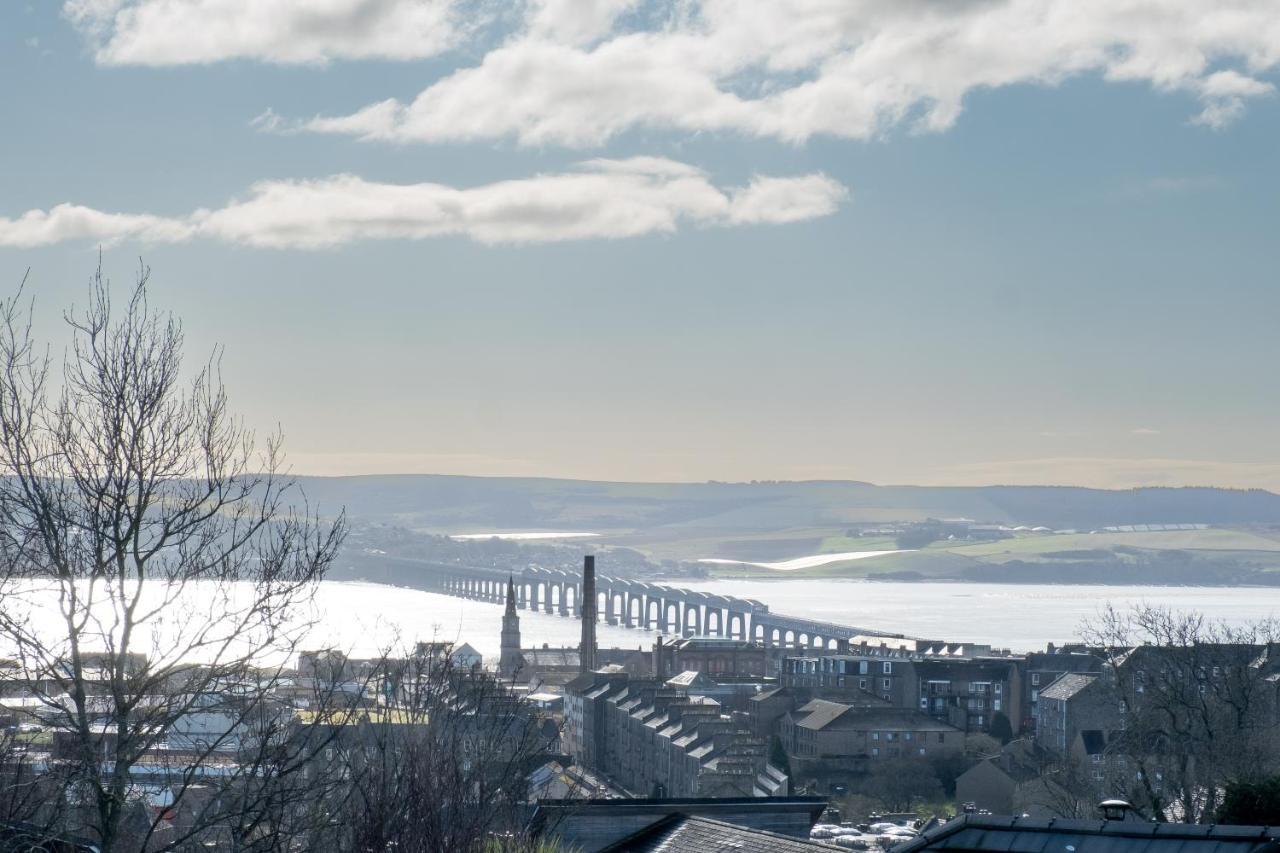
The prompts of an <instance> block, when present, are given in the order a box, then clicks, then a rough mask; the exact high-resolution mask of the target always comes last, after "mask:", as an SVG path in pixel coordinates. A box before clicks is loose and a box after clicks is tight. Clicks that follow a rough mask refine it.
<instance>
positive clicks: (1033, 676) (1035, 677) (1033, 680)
mask: <svg viewBox="0 0 1280 853" xmlns="http://www.w3.org/2000/svg"><path fill="white" fill-rule="evenodd" d="M1031 683H1032V684H1035V685H1039V684H1040V673H1038V672H1033V673H1031ZM1031 692H1032V693H1035V691H1034V690H1032V691H1031Z"/></svg>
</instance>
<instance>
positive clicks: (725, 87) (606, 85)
mask: <svg viewBox="0 0 1280 853" xmlns="http://www.w3.org/2000/svg"><path fill="white" fill-rule="evenodd" d="M637 5H638V4H636V3H632V2H628V0H608V2H600V3H596V4H592V3H586V2H576V0H541V2H533V3H530V4H528V11H527V13H526V16H525V19H524V21H523V23H522V24H521V25H520V26H519V27H518V28H517V29H516V31H515V32H514V33H512V34H511V35H510V37H509V38H508V39H507V40H506V41H505V42H503V43H501V44H499V45H498V46H497V47H495V48H494V49H492V50H490V51H488V52H487V53H486V54H485V55H484V56H483V58H482V59H481V60H480V62H479V64H478V65H475V66H473V67H468V68H462V69H459V70H457V71H455V72H453V73H452V74H449V75H448V76H446V77H444V78H442V79H440V80H438V81H436V82H435V83H433V84H432V85H430V86H428V87H427V88H426V89H425V90H423V91H422V92H421V93H420V94H419V95H418V96H417V97H416V98H415V99H414V100H412V101H410V102H401V101H397V100H387V101H382V102H380V103H376V104H373V105H370V106H368V107H365V108H364V109H361V110H358V111H357V112H355V113H352V114H350V115H345V116H336V117H317V118H315V119H313V120H310V121H305V122H302V123H301V124H299V125H298V126H300V127H304V128H306V129H309V130H312V131H317V132H325V133H341V134H351V135H355V136H359V137H363V138H370V139H389V140H400V141H405V140H411V141H457V140H474V139H493V138H505V137H512V138H515V139H517V140H518V141H519V142H521V143H522V144H526V145H545V144H560V145H568V146H577V147H587V146H594V145H599V144H601V143H603V142H605V141H606V140H608V139H609V138H611V137H613V136H616V135H618V134H620V133H622V132H624V131H627V130H630V129H636V128H639V129H645V128H660V129H671V130H677V131H685V132H700V131H719V132H736V133H742V134H747V135H751V136H761V137H771V138H777V139H782V140H786V141H792V142H799V141H803V140H806V139H808V138H810V137H812V136H815V135H830V136H837V137H846V138H854V139H866V138H872V137H875V136H877V135H880V134H882V133H884V132H885V131H887V130H889V129H891V128H893V127H895V126H898V125H902V124H906V125H908V126H910V127H912V128H914V129H917V130H923V131H939V130H944V129H946V128H948V127H950V126H951V125H952V124H953V123H954V122H955V121H956V119H957V117H958V116H959V114H960V112H961V108H962V105H963V103H964V99H965V97H966V96H967V95H969V94H970V93H971V92H974V91H975V90H979V89H986V88H997V87H1002V86H1009V85H1014V84H1030V85H1042V86H1051V85H1054V84H1057V83H1059V82H1060V81H1062V80H1064V79H1066V78H1068V77H1071V76H1074V75H1080V74H1096V75H1099V76H1101V77H1103V78H1104V79H1106V80H1109V81H1113V82H1139V83H1144V84H1146V85H1149V86H1152V87H1154V88H1155V89H1157V90H1159V91H1162V92H1182V93H1186V94H1189V95H1191V96H1192V97H1194V98H1196V99H1197V100H1198V101H1199V102H1200V106H1199V108H1198V110H1199V111H1198V113H1197V114H1196V116H1195V117H1194V119H1193V121H1196V122H1198V123H1201V124H1205V125H1208V126H1210V127H1215V128H1217V127H1222V126H1224V125H1225V124H1227V123H1229V122H1230V121H1232V120H1233V119H1234V118H1236V117H1237V116H1238V115H1239V114H1240V113H1241V112H1242V111H1243V109H1244V107H1245V103H1246V102H1247V101H1248V100H1249V99H1251V98H1257V97H1259V96H1263V95H1268V94H1270V93H1271V92H1272V91H1273V89H1274V87H1273V85H1272V84H1271V83H1270V82H1267V81H1266V80H1264V79H1261V77H1262V76H1263V75H1266V74H1269V73H1273V72H1274V71H1275V70H1276V68H1277V66H1278V65H1280V15H1277V14H1276V6H1275V2H1274V0H842V2H832V0H667V2H652V1H651V2H650V3H647V4H644V5H643V6H642V7H641V8H639V9H637V8H636V7H637ZM642 12H643V14H641V13H642Z"/></svg>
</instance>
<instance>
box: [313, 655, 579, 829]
mask: <svg viewBox="0 0 1280 853" xmlns="http://www.w3.org/2000/svg"><path fill="white" fill-rule="evenodd" d="M449 650H450V647H449V646H448V645H447V644H422V645H420V646H418V648H417V649H416V650H415V651H414V652H413V653H411V654H409V655H407V656H404V657H392V656H389V655H388V656H384V657H383V658H382V659H381V660H380V661H378V662H377V663H376V665H375V666H374V668H373V671H372V673H371V681H372V683H373V684H376V685H377V688H376V690H375V691H374V692H375V693H376V694H377V695H378V696H379V701H378V703H377V704H376V705H374V706H373V707H362V708H352V709H350V710H349V711H348V712H346V713H345V714H335V715H330V716H329V717H328V718H327V719H325V720H323V721H320V722H318V723H309V724H307V725H305V726H302V727H300V729H299V738H301V739H312V738H321V739H325V740H326V741H327V742H328V743H329V744H330V746H329V748H328V750H327V751H328V752H329V753H330V754H329V755H328V756H327V757H328V760H327V761H325V762H323V763H320V764H318V766H319V767H320V772H321V773H324V774H327V775H328V777H329V780H330V787H329V788H328V794H327V797H326V798H325V799H324V800H323V801H317V808H318V809H319V810H321V811H322V812H323V814H322V815H316V817H317V818H322V819H320V820H315V821H314V825H315V827H316V828H317V831H316V832H315V833H314V834H313V835H312V836H311V837H310V839H309V841H308V847H309V849H313V850H317V851H330V850H332V851H361V853H364V851H369V852H370V853H372V851H383V850H397V851H404V853H418V851H421V853H428V851H435V850H456V851H459V853H468V851H472V852H473V853H479V851H481V850H485V849H491V848H492V849H503V850H518V849H525V848H524V847H522V846H521V845H523V844H524V843H525V839H523V834H524V825H525V821H526V820H527V818H528V812H529V808H528V807H529V798H530V793H531V792H530V787H529V783H528V775H529V773H530V772H531V771H532V770H533V769H534V768H535V767H536V766H538V765H540V764H542V763H543V762H545V761H546V760H547V758H548V757H549V755H550V748H551V747H552V746H554V744H555V742H556V741H557V740H558V738H559V730H558V728H557V727H556V726H555V724H554V723H553V722H552V721H550V720H549V719H546V718H544V717H543V716H542V715H540V714H539V713H537V711H536V710H535V709H534V708H532V707H531V706H530V704H529V703H528V701H527V700H525V699H523V698H521V697H519V696H518V695H517V694H515V693H514V692H513V691H512V690H511V686H512V685H511V684H510V683H508V682H505V681H503V680H501V679H499V678H497V677H495V676H493V675H492V674H490V673H486V672H483V671H480V670H476V669H463V668H460V667H458V666H456V665H455V664H454V662H453V660H452V658H451V657H450V654H449ZM335 730H337V731H338V733H337V735H336V736H335ZM335 780H336V781H337V784H333V783H334V781H335ZM494 845H497V847H496V848H494Z"/></svg>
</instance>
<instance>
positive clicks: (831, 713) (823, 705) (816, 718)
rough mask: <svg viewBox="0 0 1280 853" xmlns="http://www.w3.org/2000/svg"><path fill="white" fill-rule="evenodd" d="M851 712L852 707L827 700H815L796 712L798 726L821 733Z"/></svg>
mask: <svg viewBox="0 0 1280 853" xmlns="http://www.w3.org/2000/svg"><path fill="white" fill-rule="evenodd" d="M850 710H852V709H851V708H850V706H848V705H841V704H840V703H839V702H828V701H827V700H825V699H814V700H813V701H812V702H810V703H808V704H807V705H805V706H804V707H803V708H801V709H800V710H798V711H796V717H797V719H796V725H797V726H800V728H802V729H813V730H814V731H821V730H822V729H825V728H826V727H827V726H829V725H831V724H832V723H834V722H835V721H836V720H838V719H840V718H841V717H843V716H844V715H845V714H846V713H848V712H849V711H850ZM801 715H804V716H801Z"/></svg>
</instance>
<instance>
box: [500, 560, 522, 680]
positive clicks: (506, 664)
mask: <svg viewBox="0 0 1280 853" xmlns="http://www.w3.org/2000/svg"><path fill="white" fill-rule="evenodd" d="M501 648H502V654H501V656H500V657H499V658H498V672H499V673H501V674H502V675H504V676H507V677H513V676H515V674H516V673H517V672H519V671H520V669H521V668H522V667H523V666H524V655H522V654H520V616H519V614H518V613H516V584H515V579H514V578H513V577H512V576H511V575H507V609H506V612H504V613H503V614H502V646H501Z"/></svg>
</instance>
